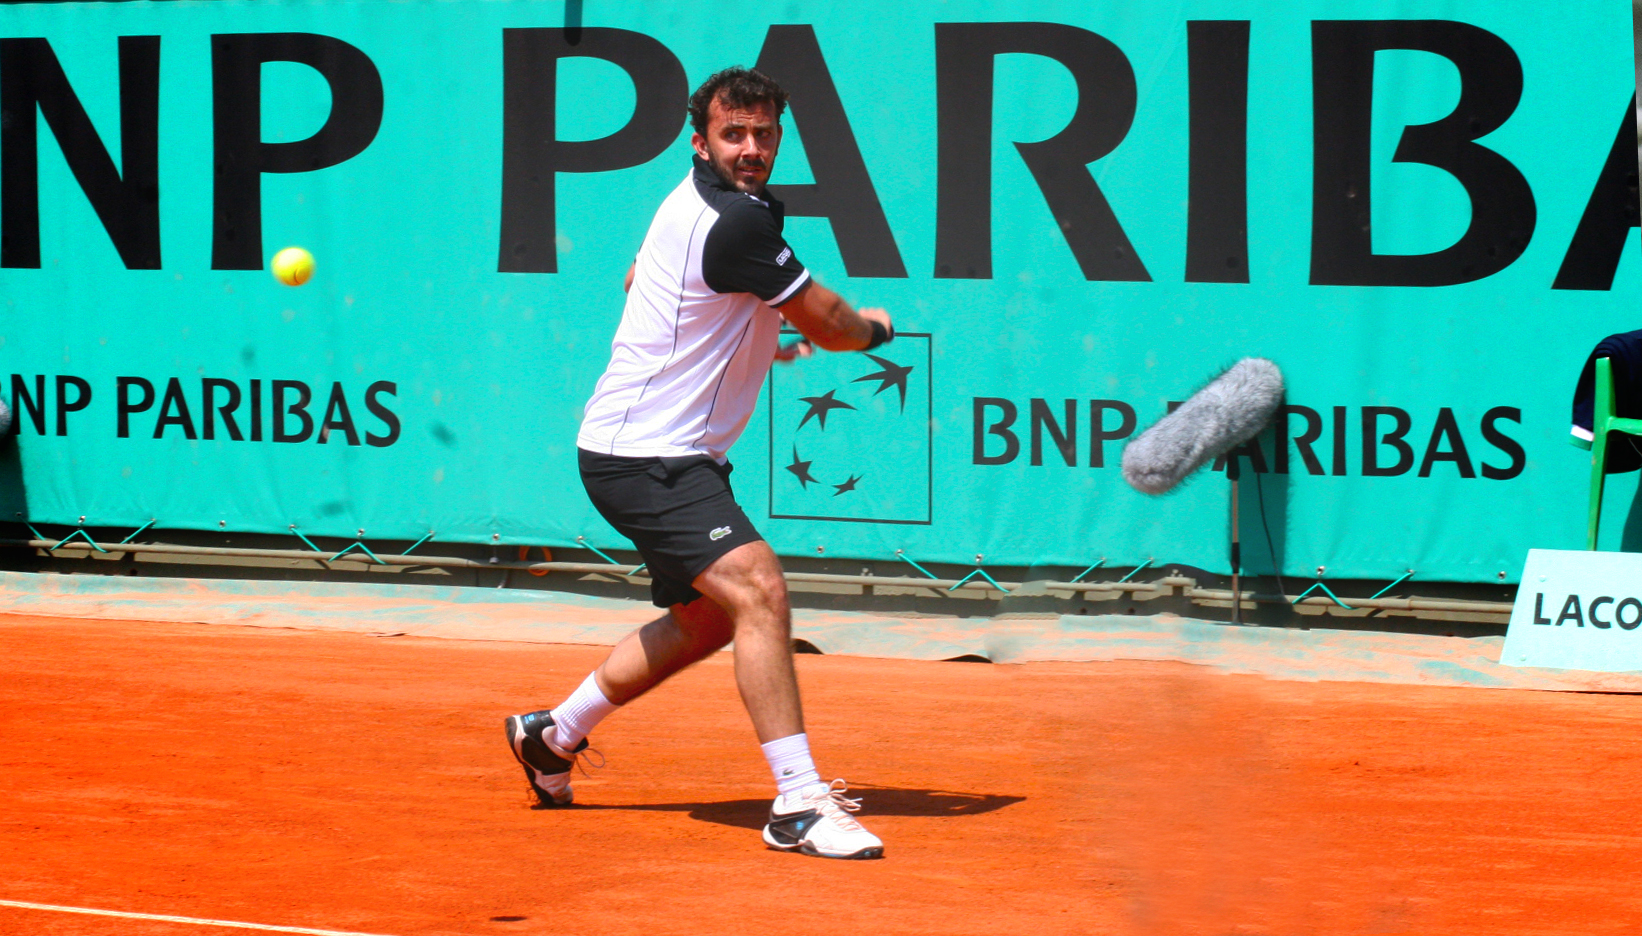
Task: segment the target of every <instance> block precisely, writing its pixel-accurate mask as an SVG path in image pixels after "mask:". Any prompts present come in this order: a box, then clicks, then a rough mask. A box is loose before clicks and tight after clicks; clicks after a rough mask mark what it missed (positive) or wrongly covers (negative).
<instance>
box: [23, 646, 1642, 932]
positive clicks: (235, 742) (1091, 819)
mask: <svg viewBox="0 0 1642 936" xmlns="http://www.w3.org/2000/svg"><path fill="white" fill-rule="evenodd" d="M603 653H604V650H603V649H602V648H596V647H579V646H557V645H540V644H522V643H497V642H481V641H464V640H441V639H423V638H410V637H395V638H380V639H379V638H371V637H365V636H359V635H352V634H334V633H316V632H306V631H296V630H268V629H254V628H242V627H224V626H207V625H177V624H153V623H125V622H92V621H84V620H68V619H52V618H33V617H20V616H7V617H0V700H3V701H0V790H4V791H5V793H6V795H5V796H4V797H3V798H0V850H3V854H4V856H5V857H4V859H3V860H0V869H3V871H0V900H7V901H21V902H33V903H41V904H53V905H64V906H72V907H83V908H96V909H103V910H115V911H126V912H136V913H151V914H165V915H177V916H187V917H198V918H207V919H213V920H225V921H245V922H250V923H257V924H266V925H271V926H288V927H292V926H294V927H307V928H314V929H324V930H333V931H352V932H364V933H377V934H385V936H405V934H464V936H467V934H491V933H495V934H504V933H555V934H560V933H564V934H575V936H579V934H587V936H617V934H626V933H645V934H653V933H661V934H706V933H715V934H716V933H754V932H780V933H794V934H803V933H818V934H822V933H824V934H836V933H943V934H945V933H955V934H957V933H962V934H987V936H998V934H1031V936H1044V934H1058V933H1180V934H1188V933H1190V934H1235V933H1249V934H1273V936H1275V934H1314V933H1315V934H1330V936H1333V934H1356V933H1363V934H1369V933H1374V934H1379V933H1417V934H1422V936H1429V934H1457V936H1458V934H1463V936H1475V934H1483V933H1509V934H1522V936H1528V934H1547V936H1548V934H1570V936H1573V934H1579V936H1589V934H1597V933H1609V932H1612V933H1629V932H1634V930H1635V927H1636V923H1637V921H1638V920H1642V895H1638V893H1637V889H1636V886H1635V881H1636V879H1637V877H1638V875H1639V874H1642V852H1639V851H1638V849H1637V848H1636V847H1635V843H1636V836H1635V829H1636V826H1637V824H1638V821H1639V820H1642V698H1638V697H1636V696H1631V695H1619V694H1576V693H1551V692H1532V691H1518V690H1480V689H1451V688H1430V687H1414V686H1398V685H1369V684H1360V683H1303V682H1279V681H1272V680H1266V679H1262V678H1259V677H1254V676H1228V675H1220V674H1216V673H1213V672H1210V671H1208V670H1205V669H1201V668H1197V667H1193V666H1188V665H1185V664H1179V663H1138V662H1137V663H1080V664H1062V663H1043V664H1023V665H987V664H970V663H925V662H909V661H898V660H880V659H866V658H858V657H844V656H801V657H800V658H799V662H800V675H801V679H802V681H803V685H804V689H805V694H806V703H807V705H808V716H809V722H810V730H811V733H812V736H813V737H814V738H815V739H816V743H817V755H818V761H819V762H820V764H821V765H822V770H823V773H824V775H826V776H828V777H831V776H843V777H846V778H848V779H849V781H850V783H851V785H852V789H853V790H855V791H856V792H857V793H859V794H861V795H864V796H865V798H866V809H865V812H864V813H863V814H862V815H863V817H864V818H866V819H867V820H868V821H869V823H870V826H869V827H870V828H871V829H873V830H874V831H875V832H877V833H879V834H880V835H882V836H883V838H884V840H885V843H886V851H887V857H886V858H885V860H883V861H878V862H859V863H858V862H842V861H824V860H819V859H812V858H804V857H800V856H795V855H789V854H780V853H776V852H772V851H767V850H765V849H764V848H763V847H762V845H761V843H760V842H759V838H758V828H759V826H760V825H761V823H762V821H763V817H764V814H765V810H766V809H767V807H768V795H769V791H768V789H767V787H768V775H767V771H766V768H765V765H764V764H763V763H762V761H761V760H760V759H759V755H758V747H757V745H756V743H755V742H754V739H753V736H752V731H751V728H750V726H749V725H748V723H747V719H746V715H745V714H744V712H743V710H742V708H741V705H740V703H739V700H738V699H737V697H736V693H735V688H734V684H733V680H732V678H731V674H730V668H729V658H728V656H727V655H723V654H720V655H719V656H718V657H716V658H714V659H712V660H710V661H708V662H706V663H704V664H703V665H701V666H699V667H697V668H695V669H693V670H690V671H688V672H686V673H684V674H683V675H681V676H679V677H678V678H677V680H676V681H675V683H674V684H670V685H668V686H666V687H663V688H662V689H661V690H659V691H658V692H656V693H655V694H653V695H652V696H650V697H647V698H644V699H642V700H640V701H638V702H637V703H635V704H633V705H632V706H631V710H630V711H624V712H621V713H618V714H617V715H616V716H615V717H613V718H612V719H611V720H610V721H609V722H607V723H606V724H605V725H604V726H601V730H600V731H599V732H597V734H596V736H595V738H594V743H595V744H596V745H597V746H598V747H599V748H600V749H602V751H603V752H604V754H605V755H606V757H607V758H608V767H607V768H606V769H604V770H602V771H598V772H595V773H594V775H593V776H592V777H590V778H583V779H578V781H577V794H578V799H579V800H580V804H579V805H578V806H577V807H576V808H574V809H570V810H562V811H541V810H535V809H532V808H530V805H529V802H530V801H529V799H528V797H527V794H526V790H525V785H524V782H523V777H522V775H521V773H520V771H519V769H518V766H517V765H516V764H515V763H514V761H513V759H512V757H511V756H510V755H509V753H508V750H507V748H506V746H505V744H504V743H503V739H502V731H501V723H502V719H503V717H504V716H506V715H508V714H510V713H513V712H517V711H523V710H525V709H526V708H528V707H531V706H535V705H539V704H546V703H547V702H549V701H551V700H552V699H554V698H556V697H557V696H558V695H560V694H562V692H563V691H564V689H565V688H566V687H568V686H570V685H573V684H574V682H575V681H576V680H578V679H580V678H581V677H582V675H584V674H585V673H586V672H587V670H588V669H589V668H590V667H591V666H592V665H594V664H595V663H596V662H597V660H598V659H599V658H600V657H601V656H602V654H603ZM227 931H228V930H224V929H221V928H217V927H210V926H201V925H193V924H179V923H161V922H152V921H140V920H133V919H123V918H104V917H92V916H83V915H75V914H69V913H62V912H51V911H42V910H32V909H21V908H15V907H4V906H0V933H5V934H29V936H48V934H88V936H103V934H121V936H127V934H131V936H153V934H198V933H212V932H227ZM240 931H241V932H246V931H247V930H240Z"/></svg>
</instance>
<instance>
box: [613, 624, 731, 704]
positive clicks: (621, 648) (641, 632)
mask: <svg viewBox="0 0 1642 936" xmlns="http://www.w3.org/2000/svg"><path fill="white" fill-rule="evenodd" d="M732 636H734V631H733V629H732V627H731V624H730V618H729V615H727V614H725V613H724V609H723V608H721V607H719V606H718V603H717V602H715V601H713V600H712V599H711V598H697V599H696V600H695V601H692V602H690V603H689V604H687V605H685V604H677V605H673V606H672V607H671V608H669V609H668V611H667V613H666V614H664V615H662V616H661V617H659V618H656V619H655V620H654V621H651V622H650V623H648V624H646V625H644V626H643V627H641V628H639V629H638V630H636V631H634V632H633V633H631V634H628V635H627V636H626V637H623V638H622V639H621V642H620V643H618V644H616V646H615V647H614V648H612V649H611V651H610V655H609V656H608V657H606V658H605V660H604V662H603V663H601V664H600V665H599V668H598V669H596V670H594V671H593V675H594V678H595V679H597V680H598V685H599V689H600V690H601V691H602V692H603V693H604V695H605V698H607V699H609V700H610V701H611V703H613V704H615V705H626V704H627V703H629V702H631V701H633V700H634V699H636V698H638V697H639V696H641V695H644V694H645V693H646V692H649V691H650V690H651V689H654V688H655V687H656V686H658V685H660V684H661V683H662V681H663V680H665V679H667V677H669V676H671V675H673V674H674V673H676V672H678V671H679V670H681V669H684V668H685V667H687V666H689V665H691V664H692V663H695V662H697V661H699V660H702V659H705V658H706V657H707V656H708V655H710V654H712V653H715V652H717V651H718V650H721V649H723V647H724V645H725V644H727V643H729V642H730V638H731V637H732Z"/></svg>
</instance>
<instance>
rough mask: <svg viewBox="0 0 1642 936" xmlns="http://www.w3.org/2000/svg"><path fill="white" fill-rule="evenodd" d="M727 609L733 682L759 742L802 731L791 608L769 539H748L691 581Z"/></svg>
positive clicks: (802, 710)
mask: <svg viewBox="0 0 1642 936" xmlns="http://www.w3.org/2000/svg"><path fill="white" fill-rule="evenodd" d="M691 584H692V585H693V586H694V587H695V589H696V591H699V592H701V593H702V594H703V595H706V596H707V597H708V598H711V599H712V600H713V601H714V602H715V603H716V604H717V605H718V606H719V607H721V608H723V609H724V611H725V613H726V614H727V616H728V619H729V623H730V625H731V627H732V628H733V634H734V637H735V681H736V687H737V688H739V689H740V690H741V702H742V704H743V705H745V706H747V714H748V715H749V716H751V717H752V720H753V730H755V731H757V732H758V741H759V743H760V744H768V743H769V742H771V741H775V740H777V739H779V738H787V737H791V736H792V735H798V734H803V733H804V709H803V705H802V703H801V702H800V701H799V698H798V674H797V673H796V672H795V671H794V670H793V662H792V610H791V608H790V607H789V606H788V604H787V582H786V579H784V578H783V577H782V575H781V562H780V560H778V559H777V558H776V557H775V551H774V550H772V549H770V546H769V544H768V543H766V542H764V541H763V540H758V541H756V542H752V543H744V544H742V545H741V546H737V547H736V548H735V549H732V550H730V551H729V552H727V553H725V554H724V555H722V556H720V557H719V558H718V561H716V562H714V563H713V564H712V565H710V566H708V567H707V571H705V572H703V573H701V575H699V576H697V577H696V580H695V581H694V582H692V583H691Z"/></svg>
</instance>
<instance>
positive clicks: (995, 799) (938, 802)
mask: <svg viewBox="0 0 1642 936" xmlns="http://www.w3.org/2000/svg"><path fill="white" fill-rule="evenodd" d="M846 795H847V796H849V797H851V798H852V799H853V798H856V797H860V798H861V801H862V813H863V815H868V816H930V817H937V818H939V817H947V816H976V815H980V814H981V813H989V812H992V811H994V810H998V809H1002V808H1004V807H1005V806H1013V805H1014V804H1016V803H1019V802H1021V801H1022V800H1024V799H1026V797H1024V796H997V795H994V794H991V793H953V792H951V791H948V790H905V789H900V788H897V787H875V786H852V787H850V789H849V792H848V793H847V794H846ZM574 808H576V809H629V810H637V811H639V812H681V813H687V814H688V815H689V816H690V818H691V819H697V820H700V821H702V822H714V823H717V824H719V825H727V826H735V827H736V828H738V829H762V828H764V823H766V822H768V821H769V818H770V801H769V800H768V799H740V800H726V801H724V802H721V803H635V804H633V805H629V806H604V805H593V804H589V805H582V804H577V805H576V806H575V807H574Z"/></svg>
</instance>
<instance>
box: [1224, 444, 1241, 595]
mask: <svg viewBox="0 0 1642 936" xmlns="http://www.w3.org/2000/svg"><path fill="white" fill-rule="evenodd" d="M1238 477H1239V472H1238V470H1237V456H1236V455H1228V456H1227V458H1226V478H1227V479H1228V480H1230V481H1231V590H1232V617H1231V622H1232V623H1233V624H1242V623H1243V590H1242V577H1241V575H1240V573H1241V572H1242V567H1243V555H1242V552H1243V550H1242V543H1241V542H1239V538H1238V530H1237V527H1238V523H1237V487H1238V485H1237V481H1238Z"/></svg>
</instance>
